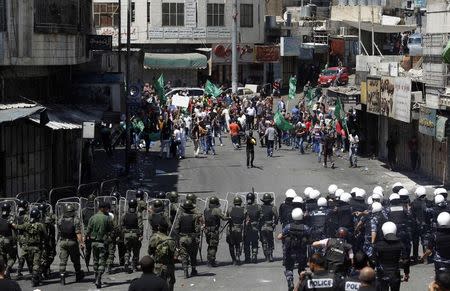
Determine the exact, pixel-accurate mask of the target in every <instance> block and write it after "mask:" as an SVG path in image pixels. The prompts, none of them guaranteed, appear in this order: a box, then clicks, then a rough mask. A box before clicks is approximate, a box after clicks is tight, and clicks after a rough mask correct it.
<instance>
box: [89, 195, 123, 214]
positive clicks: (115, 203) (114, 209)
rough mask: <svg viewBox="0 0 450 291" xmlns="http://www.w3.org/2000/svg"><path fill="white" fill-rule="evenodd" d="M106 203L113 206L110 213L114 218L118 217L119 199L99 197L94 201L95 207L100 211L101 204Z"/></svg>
mask: <svg viewBox="0 0 450 291" xmlns="http://www.w3.org/2000/svg"><path fill="white" fill-rule="evenodd" d="M102 202H106V203H108V204H109V205H110V206H111V209H110V212H111V213H112V214H114V216H116V215H118V212H119V202H118V201H117V198H116V197H114V196H98V197H95V199H94V207H95V209H98V207H99V206H100V203H102Z"/></svg>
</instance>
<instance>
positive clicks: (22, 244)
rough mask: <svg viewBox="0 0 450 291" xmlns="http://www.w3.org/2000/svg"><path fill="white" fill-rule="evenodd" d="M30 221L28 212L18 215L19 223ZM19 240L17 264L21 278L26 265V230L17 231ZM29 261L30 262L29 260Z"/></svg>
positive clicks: (18, 274) (17, 220)
mask: <svg viewBox="0 0 450 291" xmlns="http://www.w3.org/2000/svg"><path fill="white" fill-rule="evenodd" d="M29 221H30V219H29V217H28V214H27V213H26V212H23V213H21V214H19V216H17V219H16V222H17V224H18V225H22V224H24V223H28V222H29ZM16 235H17V242H18V243H19V251H18V253H19V255H18V257H19V260H18V266H17V276H18V278H19V279H21V278H22V270H23V266H24V265H25V251H24V250H25V249H26V246H27V237H26V236H25V234H24V231H22V230H18V231H17V233H16ZM27 263H29V262H27ZM28 268H29V269H30V266H29V265H28Z"/></svg>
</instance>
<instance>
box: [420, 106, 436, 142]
mask: <svg viewBox="0 0 450 291" xmlns="http://www.w3.org/2000/svg"><path fill="white" fill-rule="evenodd" d="M419 132H420V133H423V134H426V135H431V136H434V135H435V132H436V109H431V108H428V107H425V106H420V113H419Z"/></svg>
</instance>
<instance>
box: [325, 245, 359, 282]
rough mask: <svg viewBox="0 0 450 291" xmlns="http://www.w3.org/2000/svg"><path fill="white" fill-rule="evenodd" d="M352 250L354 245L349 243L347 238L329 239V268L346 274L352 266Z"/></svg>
mask: <svg viewBox="0 0 450 291" xmlns="http://www.w3.org/2000/svg"><path fill="white" fill-rule="evenodd" d="M350 252H352V245H351V244H349V243H347V241H346V240H345V239H342V238H330V239H328V241H327V245H326V250H325V258H326V259H327V263H328V270H330V271H334V273H338V274H341V275H344V276H345V275H346V274H347V271H348V269H349V268H350V266H351V261H350V255H349V254H350Z"/></svg>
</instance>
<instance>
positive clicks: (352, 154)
mask: <svg viewBox="0 0 450 291" xmlns="http://www.w3.org/2000/svg"><path fill="white" fill-rule="evenodd" d="M348 141H349V142H350V147H349V160H350V168H352V167H354V168H356V167H358V156H357V155H356V154H357V153H358V145H359V136H358V135H357V134H356V132H355V130H354V129H352V131H351V133H350V134H349V135H348Z"/></svg>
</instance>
